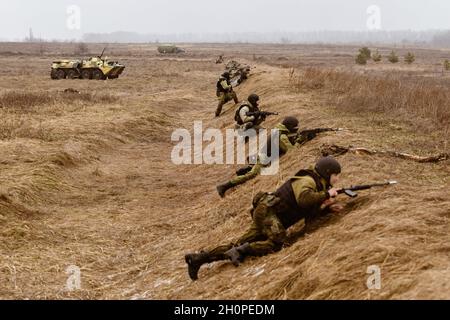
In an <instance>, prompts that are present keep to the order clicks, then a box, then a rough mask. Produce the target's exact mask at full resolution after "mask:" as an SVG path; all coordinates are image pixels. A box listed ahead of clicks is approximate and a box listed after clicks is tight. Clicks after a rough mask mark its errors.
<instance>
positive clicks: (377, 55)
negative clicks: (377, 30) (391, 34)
mask: <svg viewBox="0 0 450 320" xmlns="http://www.w3.org/2000/svg"><path fill="white" fill-rule="evenodd" d="M381 58H382V56H381V54H380V53H379V52H378V50H377V51H375V53H374V54H372V60H373V61H375V62H380V61H381Z"/></svg>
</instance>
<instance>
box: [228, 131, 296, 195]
mask: <svg viewBox="0 0 450 320" xmlns="http://www.w3.org/2000/svg"><path fill="white" fill-rule="evenodd" d="M274 129H277V130H278V132H279V139H280V142H279V148H280V149H279V152H280V155H283V154H285V153H287V152H288V151H289V150H290V149H292V148H293V147H294V145H295V143H296V142H295V141H293V140H294V139H293V137H289V130H288V129H287V128H286V127H285V126H284V125H283V124H281V123H279V124H277V125H276V126H275V127H274ZM269 140H270V137H269V138H268V143H269ZM268 153H271V150H268ZM262 167H263V165H262V164H261V162H260V161H259V160H258V161H257V162H256V164H254V165H253V166H252V169H251V170H250V171H249V172H247V173H246V174H244V175H239V176H236V177H235V178H233V179H231V180H230V183H231V184H232V185H233V186H237V185H240V184H243V183H245V182H247V181H249V180H252V179H253V178H256V177H257V176H258V175H259V174H260V173H261V169H262Z"/></svg>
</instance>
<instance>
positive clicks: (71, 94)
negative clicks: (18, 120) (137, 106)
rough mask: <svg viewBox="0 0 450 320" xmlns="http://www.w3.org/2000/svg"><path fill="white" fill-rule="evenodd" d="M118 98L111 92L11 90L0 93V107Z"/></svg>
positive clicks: (106, 101)
mask: <svg viewBox="0 0 450 320" xmlns="http://www.w3.org/2000/svg"><path fill="white" fill-rule="evenodd" d="M116 101H117V98H116V97H114V96H112V95H110V94H96V93H90V92H85V93H81V92H77V91H68V92H32V91H31V92H30V91H9V92H6V93H3V94H2V95H0V108H7V109H9V110H22V111H27V110H30V109H31V108H33V107H36V106H42V105H48V104H55V103H63V104H71V103H76V102H84V103H89V104H93V103H113V102H116Z"/></svg>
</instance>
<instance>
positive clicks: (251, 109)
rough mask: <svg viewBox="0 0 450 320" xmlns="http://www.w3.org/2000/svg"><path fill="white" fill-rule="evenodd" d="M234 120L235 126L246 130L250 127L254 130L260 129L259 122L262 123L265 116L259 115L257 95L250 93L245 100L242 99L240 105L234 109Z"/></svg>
mask: <svg viewBox="0 0 450 320" xmlns="http://www.w3.org/2000/svg"><path fill="white" fill-rule="evenodd" d="M234 120H235V121H236V128H237V129H242V130H243V131H246V130H248V129H250V128H253V129H255V130H258V129H260V126H259V125H260V124H261V123H263V122H264V121H265V120H266V118H265V117H264V116H262V115H261V110H260V109H259V96H258V95H257V94H254V93H252V94H251V95H249V96H248V99H247V101H243V102H242V103H241V105H240V106H239V107H238V108H237V109H236V112H235V115H234Z"/></svg>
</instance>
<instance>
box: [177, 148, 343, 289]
mask: <svg viewBox="0 0 450 320" xmlns="http://www.w3.org/2000/svg"><path fill="white" fill-rule="evenodd" d="M340 172H341V166H340V164H339V163H338V162H337V161H336V160H335V159H334V158H333V157H331V156H329V157H324V158H321V159H320V160H319V161H318V162H317V163H316V165H315V167H314V168H310V169H305V170H300V171H299V172H298V173H297V174H296V175H295V176H294V177H292V178H290V179H289V180H288V181H287V182H285V183H284V184H283V185H282V186H281V187H280V188H279V189H278V190H276V191H275V192H274V193H262V192H260V193H258V194H257V195H256V196H255V198H254V199H253V209H252V220H253V221H252V225H251V226H250V228H249V229H248V230H247V231H246V232H245V233H244V235H242V236H241V237H240V238H239V239H238V240H237V241H235V242H233V243H230V244H227V245H222V246H218V247H216V248H214V249H211V250H208V251H203V252H200V253H190V254H187V255H186V256H185V260H186V263H187V265H188V273H189V277H190V278H191V279H192V280H196V279H197V278H198V271H199V269H200V267H201V266H202V265H203V264H205V263H210V262H213V261H219V260H231V262H232V263H233V264H234V265H236V266H238V265H239V263H240V262H242V261H243V260H244V258H245V257H247V256H263V255H266V254H269V253H272V252H276V251H279V250H280V249H281V248H282V247H283V244H284V242H285V240H286V230H287V229H288V228H289V227H291V226H293V225H294V224H296V223H297V222H300V221H302V220H303V221H305V220H306V219H308V220H309V219H311V218H314V217H315V216H317V215H318V214H319V213H320V212H321V211H323V210H325V209H331V211H336V212H337V211H340V210H342V207H341V206H340V205H337V204H333V200H332V198H334V197H336V196H337V194H338V193H337V191H338V189H336V188H335V187H333V185H334V184H335V183H337V182H338V177H339V174H340ZM308 220H306V221H308Z"/></svg>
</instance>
